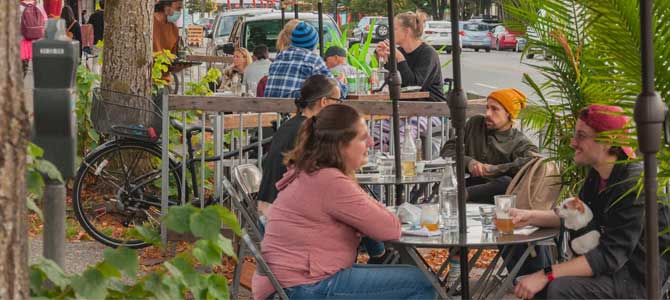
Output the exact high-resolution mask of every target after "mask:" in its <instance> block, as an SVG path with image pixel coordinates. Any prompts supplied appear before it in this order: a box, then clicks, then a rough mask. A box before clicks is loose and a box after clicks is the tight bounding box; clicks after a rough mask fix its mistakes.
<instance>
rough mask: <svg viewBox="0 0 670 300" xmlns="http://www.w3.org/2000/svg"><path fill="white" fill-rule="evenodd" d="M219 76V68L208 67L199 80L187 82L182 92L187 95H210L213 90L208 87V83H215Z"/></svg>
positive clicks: (212, 93)
mask: <svg viewBox="0 0 670 300" xmlns="http://www.w3.org/2000/svg"><path fill="white" fill-rule="evenodd" d="M219 78H221V70H219V69H218V68H210V69H209V70H207V74H205V76H203V77H202V78H201V79H200V81H196V82H187V83H186V91H185V92H184V94H186V95H189V96H212V95H214V92H213V91H212V90H211V89H210V88H209V87H210V84H216V83H217V81H218V80H219Z"/></svg>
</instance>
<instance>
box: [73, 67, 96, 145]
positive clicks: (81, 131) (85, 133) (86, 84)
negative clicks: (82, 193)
mask: <svg viewBox="0 0 670 300" xmlns="http://www.w3.org/2000/svg"><path fill="white" fill-rule="evenodd" d="M98 83H100V75H99V74H96V73H94V72H91V71H90V70H88V69H87V68H86V66H85V65H83V64H81V65H79V67H77V102H76V104H75V108H74V112H75V116H76V117H77V155H78V156H79V157H84V156H86V153H88V152H89V151H91V150H92V149H94V148H95V147H96V146H97V145H98V143H99V141H100V135H99V134H98V133H97V132H96V131H95V129H93V123H92V122H91V107H92V105H93V88H94V87H95V86H97V85H98Z"/></svg>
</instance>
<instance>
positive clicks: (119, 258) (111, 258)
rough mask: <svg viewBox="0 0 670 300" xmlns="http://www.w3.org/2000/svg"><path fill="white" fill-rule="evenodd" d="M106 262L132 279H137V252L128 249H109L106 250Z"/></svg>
mask: <svg viewBox="0 0 670 300" xmlns="http://www.w3.org/2000/svg"><path fill="white" fill-rule="evenodd" d="M105 261H107V262H108V263H109V264H110V265H112V266H114V267H115V268H116V269H117V270H118V271H121V272H123V273H124V274H126V275H127V276H128V277H130V278H135V276H136V275H137V271H138V269H139V262H138V260H137V253H136V252H135V250H132V249H130V248H126V247H119V248H116V249H111V248H107V249H105Z"/></svg>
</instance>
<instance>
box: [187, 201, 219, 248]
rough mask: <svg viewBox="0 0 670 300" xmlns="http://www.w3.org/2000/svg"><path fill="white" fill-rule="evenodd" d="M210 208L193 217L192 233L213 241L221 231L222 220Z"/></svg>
mask: <svg viewBox="0 0 670 300" xmlns="http://www.w3.org/2000/svg"><path fill="white" fill-rule="evenodd" d="M210 207H214V206H208V207H207V208H206V209H204V210H203V211H201V212H199V213H196V214H193V215H191V218H190V219H191V220H190V221H191V223H190V225H191V232H193V234H194V235H195V236H197V237H201V238H205V239H209V240H213V239H216V237H217V236H218V235H219V232H220V231H221V219H220V217H219V214H218V213H217V211H216V210H214V209H209V208H210Z"/></svg>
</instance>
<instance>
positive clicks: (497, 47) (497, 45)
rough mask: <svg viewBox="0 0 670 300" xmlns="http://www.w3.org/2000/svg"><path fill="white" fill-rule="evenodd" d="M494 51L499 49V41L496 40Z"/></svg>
mask: <svg viewBox="0 0 670 300" xmlns="http://www.w3.org/2000/svg"><path fill="white" fill-rule="evenodd" d="M496 51H500V41H499V40H496Z"/></svg>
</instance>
